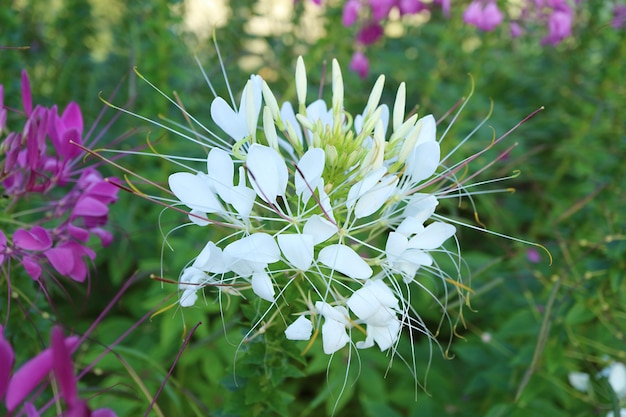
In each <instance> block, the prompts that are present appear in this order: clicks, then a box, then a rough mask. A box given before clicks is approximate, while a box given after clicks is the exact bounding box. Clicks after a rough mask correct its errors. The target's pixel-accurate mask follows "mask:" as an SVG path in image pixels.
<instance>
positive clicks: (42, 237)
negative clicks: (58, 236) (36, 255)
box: [13, 226, 52, 250]
mask: <svg viewBox="0 0 626 417" xmlns="http://www.w3.org/2000/svg"><path fill="white" fill-rule="evenodd" d="M13 244H14V245H15V246H16V247H18V248H20V249H25V250H46V249H49V248H50V247H51V246H52V239H51V238H50V234H49V233H48V231H47V230H46V229H44V228H43V227H41V226H35V227H33V228H32V229H30V230H26V229H17V230H16V231H15V233H14V234H13Z"/></svg>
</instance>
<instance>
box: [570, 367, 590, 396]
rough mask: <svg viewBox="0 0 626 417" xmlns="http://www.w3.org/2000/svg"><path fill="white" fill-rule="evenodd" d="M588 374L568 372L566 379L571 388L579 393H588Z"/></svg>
mask: <svg viewBox="0 0 626 417" xmlns="http://www.w3.org/2000/svg"><path fill="white" fill-rule="evenodd" d="M589 378H590V377H589V374H587V373H585V372H570V373H569V374H567V379H568V380H569V383H570V385H571V386H572V387H574V388H575V389H576V390H578V391H580V392H587V391H589Z"/></svg>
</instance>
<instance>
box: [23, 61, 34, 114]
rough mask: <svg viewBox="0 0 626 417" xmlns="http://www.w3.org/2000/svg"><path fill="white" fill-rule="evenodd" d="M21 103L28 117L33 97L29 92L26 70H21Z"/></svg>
mask: <svg viewBox="0 0 626 417" xmlns="http://www.w3.org/2000/svg"><path fill="white" fill-rule="evenodd" d="M22 103H23V104H24V112H25V113H26V116H30V114H31V113H32V111H33V97H32V94H31V92H30V81H29V80H28V74H27V73H26V70H22Z"/></svg>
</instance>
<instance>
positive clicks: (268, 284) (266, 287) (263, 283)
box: [252, 271, 275, 302]
mask: <svg viewBox="0 0 626 417" xmlns="http://www.w3.org/2000/svg"><path fill="white" fill-rule="evenodd" d="M252 291H253V292H254V293H255V294H256V295H258V296H259V297H261V298H262V299H264V300H267V301H270V302H274V294H275V291H274V285H272V279H271V278H270V276H269V275H267V273H266V272H265V271H263V272H256V273H254V274H252Z"/></svg>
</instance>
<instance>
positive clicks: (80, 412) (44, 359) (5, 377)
mask: <svg viewBox="0 0 626 417" xmlns="http://www.w3.org/2000/svg"><path fill="white" fill-rule="evenodd" d="M51 340H52V342H51V347H49V348H47V349H45V350H43V351H42V352H40V353H39V354H38V355H37V356H35V357H33V358H31V359H30V360H28V361H27V362H26V363H24V364H23V365H22V366H21V367H20V368H19V369H18V370H17V371H15V372H13V373H12V370H13V366H14V362H15V355H14V352H13V348H12V346H11V344H10V343H9V342H8V340H7V339H6V338H5V336H4V332H3V328H2V326H0V365H2V366H0V401H3V403H4V405H5V406H6V409H7V410H8V411H9V413H11V412H13V411H15V410H17V409H19V407H20V406H22V407H23V408H24V410H27V412H26V413H27V415H29V416H39V413H38V411H37V410H36V409H35V407H34V406H33V405H32V403H31V402H29V401H27V398H28V397H29V396H30V395H31V394H32V393H33V391H34V390H35V388H36V387H37V386H38V385H40V384H41V383H42V382H43V381H44V379H45V378H46V376H48V374H50V373H52V374H53V375H54V377H55V379H56V381H57V383H58V384H59V387H60V394H61V397H62V398H63V399H64V401H65V404H66V410H65V413H64V415H67V416H74V417H88V416H98V417H115V413H114V412H113V411H112V410H110V409H108V408H106V409H104V408H103V409H99V410H94V411H93V412H92V411H91V410H90V409H89V407H88V406H87V403H86V402H85V401H84V400H81V399H80V398H79V397H78V391H77V386H76V385H77V378H76V377H75V376H74V365H73V363H72V358H71V352H72V351H73V350H74V349H75V348H76V347H77V346H78V342H79V338H78V337H77V336H70V337H65V336H64V335H63V331H62V330H61V329H60V328H59V327H54V328H53V329H52V336H51Z"/></svg>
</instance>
